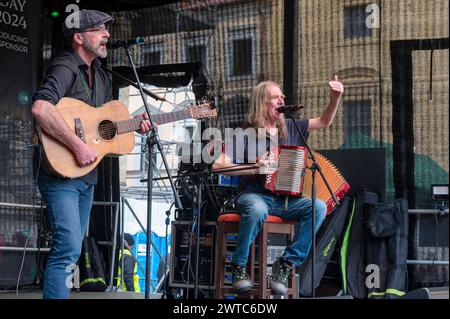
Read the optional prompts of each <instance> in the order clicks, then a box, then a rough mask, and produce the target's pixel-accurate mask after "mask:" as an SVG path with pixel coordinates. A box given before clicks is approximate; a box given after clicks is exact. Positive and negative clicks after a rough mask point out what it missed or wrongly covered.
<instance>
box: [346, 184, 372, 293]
mask: <svg viewBox="0 0 450 319" xmlns="http://www.w3.org/2000/svg"><path fill="white" fill-rule="evenodd" d="M377 203H378V195H377V194H376V193H373V192H369V191H367V190H366V188H365V187H364V186H360V187H358V188H357V190H356V194H355V196H354V198H353V201H352V204H351V208H350V214H349V218H348V221H347V225H346V229H345V234H344V238H343V241H342V247H341V250H340V266H341V273H342V290H343V294H344V295H351V296H353V297H355V298H359V299H364V298H367V288H366V282H365V281H366V277H367V274H366V265H367V261H366V256H367V255H366V242H367V237H368V236H367V227H366V219H367V218H366V210H367V209H370V208H371V207H373V205H375V204H377Z"/></svg>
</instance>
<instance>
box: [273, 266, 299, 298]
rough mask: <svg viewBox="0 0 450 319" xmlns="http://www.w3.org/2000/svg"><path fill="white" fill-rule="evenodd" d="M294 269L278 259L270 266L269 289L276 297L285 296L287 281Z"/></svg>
mask: <svg viewBox="0 0 450 319" xmlns="http://www.w3.org/2000/svg"><path fill="white" fill-rule="evenodd" d="M293 269H294V267H292V266H289V265H288V264H286V263H284V262H282V261H281V260H280V258H278V259H277V260H275V262H274V263H273V265H272V274H271V275H270V276H269V287H270V289H271V290H272V292H273V293H274V294H276V295H283V296H284V295H287V293H288V288H287V280H288V278H289V277H291V276H292V270H293Z"/></svg>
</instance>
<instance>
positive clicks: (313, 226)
mask: <svg viewBox="0 0 450 319" xmlns="http://www.w3.org/2000/svg"><path fill="white" fill-rule="evenodd" d="M285 114H286V115H287V117H288V118H290V119H291V120H292V122H293V123H294V126H295V128H296V130H297V132H298V133H299V135H300V138H301V140H302V142H303V144H304V145H305V147H306V149H307V150H308V154H309V157H310V158H311V160H312V165H311V166H306V168H307V169H310V170H311V176H312V185H311V200H312V203H311V210H312V220H311V238H312V241H311V297H312V298H315V295H316V292H315V288H314V270H315V265H316V260H315V256H316V232H315V229H316V172H317V171H318V172H319V173H320V176H322V179H323V181H324V182H325V185H326V187H327V189H328V191H329V192H330V194H331V197H332V198H333V201H334V202H335V203H336V205H339V201H338V199H337V198H336V196H335V195H334V194H333V191H332V190H331V187H330V185H329V184H328V181H327V179H326V178H325V175H324V174H323V172H322V168H321V167H320V165H319V164H318V163H317V160H316V157H315V156H314V153H313V152H312V151H311V148H310V147H309V145H308V143H307V142H306V138H305V136H304V135H303V132H302V131H301V130H300V129H299V127H298V125H297V123H296V122H295V119H294V114H293V112H286V113H285Z"/></svg>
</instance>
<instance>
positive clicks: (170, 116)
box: [116, 109, 192, 134]
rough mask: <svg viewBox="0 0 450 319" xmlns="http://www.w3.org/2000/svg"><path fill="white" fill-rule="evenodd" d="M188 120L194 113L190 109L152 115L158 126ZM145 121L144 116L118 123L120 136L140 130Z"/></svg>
mask: <svg viewBox="0 0 450 319" xmlns="http://www.w3.org/2000/svg"><path fill="white" fill-rule="evenodd" d="M188 118H192V112H191V110H190V109H185V110H180V111H175V112H170V113H161V114H156V115H152V119H153V121H154V122H155V123H156V124H158V125H161V124H166V123H170V122H175V121H180V120H184V119H188ZM143 119H144V117H143V116H137V117H135V118H132V119H129V120H123V121H117V122H116V125H117V132H118V133H119V134H123V133H128V132H132V131H136V130H139V129H140V127H141V122H142V120H143Z"/></svg>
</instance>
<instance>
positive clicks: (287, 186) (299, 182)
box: [265, 145, 350, 214]
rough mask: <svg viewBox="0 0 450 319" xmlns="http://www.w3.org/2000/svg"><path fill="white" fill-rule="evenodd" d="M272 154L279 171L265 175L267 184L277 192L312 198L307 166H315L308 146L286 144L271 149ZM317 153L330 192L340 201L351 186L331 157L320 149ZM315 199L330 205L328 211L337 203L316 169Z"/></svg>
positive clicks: (309, 171)
mask: <svg viewBox="0 0 450 319" xmlns="http://www.w3.org/2000/svg"><path fill="white" fill-rule="evenodd" d="M269 156H270V157H271V158H272V159H277V160H278V170H277V172H275V173H273V174H269V175H267V176H266V184H265V187H266V188H267V189H269V190H271V191H272V192H273V193H275V194H278V195H291V196H303V197H308V198H311V191H312V172H311V170H310V169H307V168H306V167H310V166H311V165H312V160H311V159H310V158H309V156H308V153H307V149H306V148H305V147H302V146H284V145H283V146H278V147H275V148H274V149H272V151H271V154H270V155H269ZM314 156H315V157H316V160H317V163H318V165H319V166H320V167H321V169H322V172H323V174H324V176H325V178H326V179H327V181H328V184H329V185H330V188H331V191H332V192H333V194H334V195H335V196H336V198H337V199H338V200H340V199H341V198H343V197H344V196H345V194H346V193H347V192H348V191H349V190H350V185H349V184H348V183H347V181H346V180H345V178H344V177H343V176H342V174H341V173H340V172H339V170H338V169H337V168H336V166H334V165H333V163H331V161H330V160H328V159H327V158H326V157H325V156H323V155H322V154H320V153H317V152H314ZM316 198H318V199H321V200H322V201H324V202H325V203H326V204H327V214H329V213H330V212H331V211H332V210H333V209H334V207H335V206H336V204H335V203H334V201H333V198H332V196H331V194H330V192H329V191H328V189H327V187H326V185H325V182H324V181H323V178H322V176H321V175H320V173H319V172H318V171H317V172H316Z"/></svg>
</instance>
